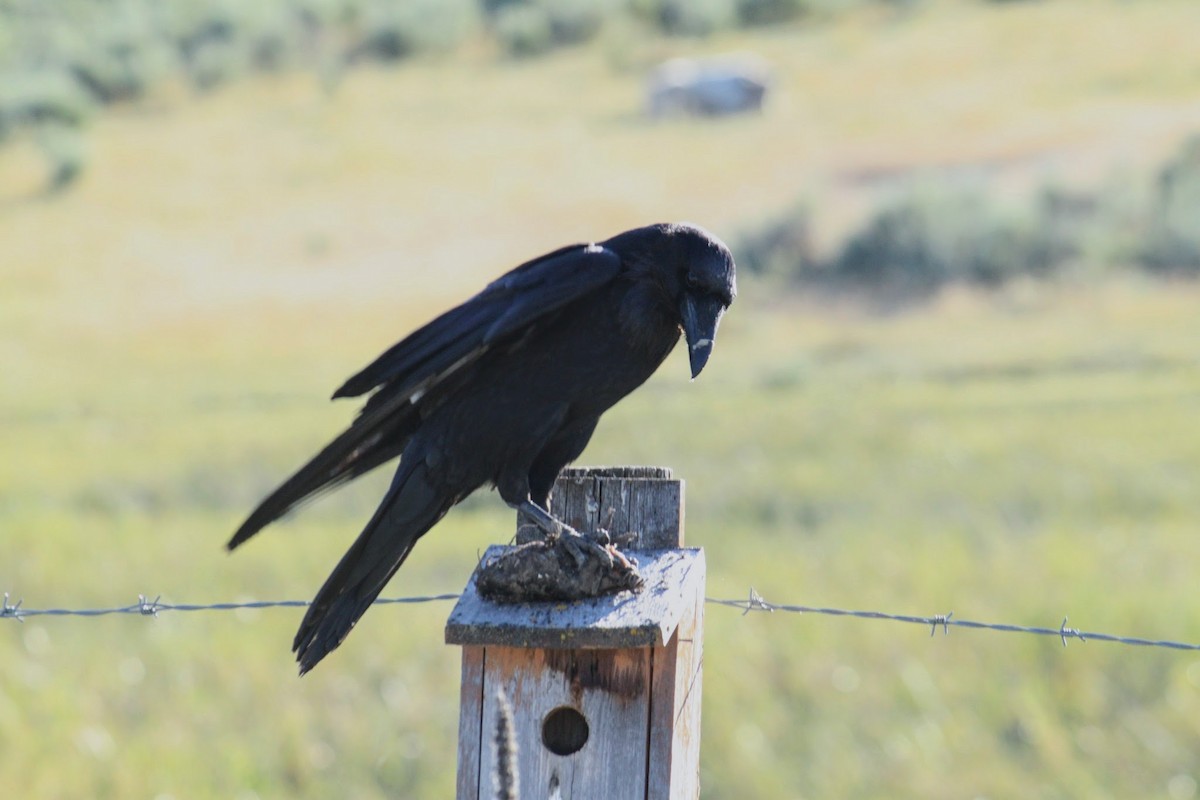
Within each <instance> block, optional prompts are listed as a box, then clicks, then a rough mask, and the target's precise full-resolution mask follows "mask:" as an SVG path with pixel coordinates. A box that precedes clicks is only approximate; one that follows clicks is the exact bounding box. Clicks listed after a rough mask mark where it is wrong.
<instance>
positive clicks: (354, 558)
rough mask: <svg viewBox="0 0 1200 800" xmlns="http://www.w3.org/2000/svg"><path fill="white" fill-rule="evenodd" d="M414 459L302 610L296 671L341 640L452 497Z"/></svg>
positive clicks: (304, 669)
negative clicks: (305, 610) (306, 609)
mask: <svg viewBox="0 0 1200 800" xmlns="http://www.w3.org/2000/svg"><path fill="white" fill-rule="evenodd" d="M406 458H407V457H406ZM414 461H416V462H417V463H415V464H412V465H410V463H409V462H408V461H407V460H406V461H403V462H401V464H400V468H399V470H398V471H397V473H396V478H395V480H393V481H392V486H391V488H390V489H388V493H387V494H386V495H385V496H384V498H383V502H382V503H381V504H380V505H379V508H378V509H377V510H376V511H375V515H374V516H372V517H371V521H370V522H368V523H367V525H366V527H365V528H364V529H363V532H362V533H361V534H359V537H358V539H357V540H355V542H354V544H353V545H352V546H351V547H350V549H349V550H348V551H347V552H346V555H344V556H343V557H342V560H341V561H340V562H338V565H337V567H335V568H334V570H333V573H332V574H331V575H330V576H329V578H328V579H327V580H326V581H325V585H324V586H322V587H321V590H320V591H319V592H317V596H316V597H315V598H314V599H313V601H312V604H311V605H310V606H309V608H308V613H307V614H305V615H304V620H303V621H302V622H301V623H300V629H299V630H298V631H297V632H296V638H295V640H294V641H293V642H292V650H293V651H294V652H295V653H296V660H297V661H298V662H299V663H300V674H301V675H303V674H304V673H306V672H308V671H309V670H310V669H312V668H313V667H315V666H316V665H317V663H318V662H319V661H320V660H321V659H322V658H324V657H325V656H326V655H328V654H329V653H330V652H332V651H333V650H334V649H335V648H336V647H337V646H338V645H340V644H341V643H342V640H344V639H345V638H346V636H347V634H349V633H350V630H351V629H352V628H353V627H354V625H355V623H356V622H358V618H359V617H361V616H362V615H363V614H364V613H366V610H367V609H368V608H370V606H371V603H373V602H374V601H375V598H376V597H378V596H379V593H380V592H381V591H383V587H384V586H386V585H387V582H388V581H389V580H391V577H392V576H393V575H394V574H396V570H398V569H399V568H400V565H401V564H403V563H404V560H405V559H406V558H408V554H409V553H410V552H412V548H413V545H414V544H416V542H417V539H419V538H421V536H422V535H423V534H424V533H425V532H426V531H428V530H429V529H430V528H432V527H433V526H434V525H435V524H436V523H437V521H438V520H440V519H441V518H442V517H443V516H444V515H445V514H446V512H447V511H449V510H450V507H451V506H452V505H454V503H455V502H456V501H457V500H458V497H457V496H454V495H452V494H450V493H448V492H446V491H442V490H439V489H438V488H437V487H435V486H434V485H433V484H432V482H431V481H430V479H429V474H428V472H427V470H426V468H425V464H424V461H422V460H419V459H414Z"/></svg>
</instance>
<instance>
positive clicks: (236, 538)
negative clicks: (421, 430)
mask: <svg viewBox="0 0 1200 800" xmlns="http://www.w3.org/2000/svg"><path fill="white" fill-rule="evenodd" d="M414 417H415V415H413V414H404V415H400V416H397V417H396V418H395V419H388V418H386V417H385V418H382V419H378V418H372V419H369V420H367V422H368V423H369V424H358V423H356V424H354V425H352V426H350V428H349V429H347V430H346V431H344V432H343V433H342V434H341V435H340V436H338V437H337V438H336V439H334V440H333V441H332V442H330V443H329V444H328V445H326V446H325V448H324V449H323V450H321V452H319V453H317V454H316V455H315V456H313V457H312V458H311V459H310V460H309V461H308V463H307V464H305V465H304V466H303V467H301V468H300V469H298V470H297V471H296V473H295V474H294V475H292V476H291V477H290V478H288V479H287V480H286V481H284V482H283V483H282V484H281V485H280V486H279V487H278V488H277V489H275V491H273V492H271V494H270V495H268V496H267V497H266V498H265V499H264V500H263V501H262V502H261V503H259V504H258V508H256V509H254V511H253V512H251V514H250V516H249V517H247V518H246V521H245V522H243V523H242V525H241V527H240V528H238V529H237V532H235V533H234V534H233V538H232V539H230V540H229V543H228V544H227V545H225V546H226V547H227V548H228V549H230V550H232V549H234V548H235V547H237V546H238V545H240V544H241V543H242V542H244V541H246V540H247V539H249V538H250V537H251V536H253V535H254V534H256V533H258V532H259V531H260V530H262V529H263V528H265V527H266V526H267V525H269V524H270V523H272V522H274V521H275V520H277V519H279V518H280V517H282V516H283V515H284V514H286V513H287V512H288V511H290V510H291V509H293V508H295V507H296V506H297V505H299V504H300V503H302V502H303V501H305V500H308V499H311V498H313V497H316V496H317V495H320V494H322V493H324V492H327V491H329V490H330V489H334V488H337V487H338V486H341V485H342V484H343V483H346V482H347V481H351V480H353V479H354V478H357V477H358V476H359V475H362V474H364V473H367V472H370V471H371V470H373V469H375V468H376V467H378V466H379V465H381V464H385V463H387V462H388V461H391V460H392V459H393V458H396V457H397V456H399V455H400V454H401V453H402V452H404V447H405V445H407V444H408V440H409V437H410V436H412V432H413V429H414V428H415V426H416V420H415V418H414Z"/></svg>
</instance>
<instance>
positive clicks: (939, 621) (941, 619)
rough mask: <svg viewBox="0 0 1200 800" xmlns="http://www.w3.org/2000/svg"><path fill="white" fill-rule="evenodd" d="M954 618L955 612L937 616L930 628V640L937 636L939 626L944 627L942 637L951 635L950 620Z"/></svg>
mask: <svg viewBox="0 0 1200 800" xmlns="http://www.w3.org/2000/svg"><path fill="white" fill-rule="evenodd" d="M953 616H954V612H953V611H951V612H950V613H949V614H936V615H935V616H934V617H933V624H932V625H930V626H929V638H930V639H932V638H933V637H934V636H935V635H936V634H937V629H938V625H941V626H942V635H943V636H948V635H949V634H950V618H951V617H953Z"/></svg>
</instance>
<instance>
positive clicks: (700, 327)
mask: <svg viewBox="0 0 1200 800" xmlns="http://www.w3.org/2000/svg"><path fill="white" fill-rule="evenodd" d="M679 311H680V316H681V317H682V318H683V335H684V337H685V338H686V339H687V343H688V360H689V361H690V362H691V365H692V377H693V378H695V377H696V376H697V375H699V374H700V370H702V369H704V365H705V364H707V363H708V357H709V356H710V355H712V349H713V342H715V341H716V339H717V326H718V325H720V324H721V315H722V314H724V313H725V304H724V303H722V302H721V300H720V298H717V297H713V296H712V295H702V296H700V297H695V296H693V295H691V294H685V295H684V296H683V303H682V304H681V305H680V309H679Z"/></svg>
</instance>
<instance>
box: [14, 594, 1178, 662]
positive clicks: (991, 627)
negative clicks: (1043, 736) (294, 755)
mask: <svg viewBox="0 0 1200 800" xmlns="http://www.w3.org/2000/svg"><path fill="white" fill-rule="evenodd" d="M148 598H149V596H148V595H142V594H139V595H138V598H137V602H135V603H130V604H129V605H126V606H113V607H111V608H25V607H24V606H23V605H22V601H21V600H18V601H17V602H16V603H15V604H13V603H10V602H9V593H8V592H5V593H4V600H3V602H2V604H0V619H15V620H16V621H17V622H24V621H25V619H26V618H27V617H102V616H107V615H110V614H137V615H141V616H147V617H157V616H158V615H159V614H160V613H162V612H165V611H236V610H239V609H261V608H306V607H307V606H309V605H310V603H309V601H307V600H246V601H241V602H229V603H164V602H162V596H161V595H158V596H156V597H155V598H154V599H153V600H150V599H148ZM458 598H459V595H458V594H457V593H454V594H433V595H416V596H413V597H381V598H379V599H377V600H376V601H375V603H374V604H375V605H389V604H413V603H436V602H444V601H447V600H457V599H458ZM704 601H705V602H706V603H708V604H709V605H717V606H727V607H730V608H740V609H741V610H742V615H743V616H745V615H746V614H749V613H750V612H752V611H754V612H767V613H773V612H775V611H780V612H784V613H791V614H816V615H822V616H830V617H853V618H857V619H874V620H884V621H886V622H905V623H909V624H912V625H922V626H925V627H927V628H929V635H930V636H934V635H936V634H937V631H938V628H941V629H942V633H943V634H948V633H949V632H950V628H973V629H976V630H986V631H997V632H1002V633H1024V634H1030V635H1033V636H1053V637H1056V638H1058V639H1059V640H1061V641H1062V644H1063V647H1066V646H1067V642H1068V641H1069V640H1070V639H1078V640H1079V641H1081V642H1089V641H1090V642H1112V643H1114V644H1122V645H1129V646H1133V647H1160V648H1166V649H1169V650H1191V651H1200V644H1195V643H1191V642H1180V641H1173V640H1170V639H1146V638H1142V637H1137V636H1117V635H1115V634H1111V633H1101V632H1098V631H1083V630H1080V629H1079V628H1071V627H1068V626H1067V621H1068V618H1067V617H1065V616H1064V617H1063V620H1062V623H1061V624H1060V625H1059V626H1058V627H1057V628H1043V627H1038V626H1027V625H1012V624H1007V623H998V622H977V621H975V620H968V619H955V618H954V612H953V611H950V612H947V613H945V614H932V615H929V616H920V615H912V614H893V613H889V612H886V611H857V610H853V609H846V608H828V607H822V606H805V605H795V604H781V603H770V602H767V600H766V599H765V598H763V596H762V595H760V594H759V593H758V592H757V591H755V590H754V588H753V587H751V589H750V594H749V596H748V597H747V598H746V599H744V600H726V599H720V598H714V597H706V598H704Z"/></svg>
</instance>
